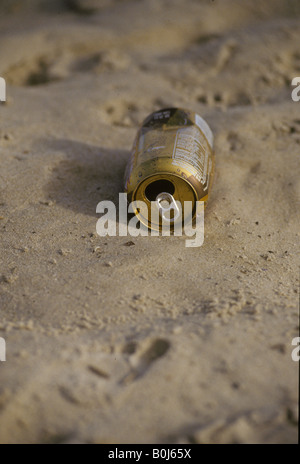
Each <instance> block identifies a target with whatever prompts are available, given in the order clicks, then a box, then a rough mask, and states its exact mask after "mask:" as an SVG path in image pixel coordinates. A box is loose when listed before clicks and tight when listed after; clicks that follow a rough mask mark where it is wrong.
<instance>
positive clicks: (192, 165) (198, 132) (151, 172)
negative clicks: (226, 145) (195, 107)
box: [125, 108, 214, 229]
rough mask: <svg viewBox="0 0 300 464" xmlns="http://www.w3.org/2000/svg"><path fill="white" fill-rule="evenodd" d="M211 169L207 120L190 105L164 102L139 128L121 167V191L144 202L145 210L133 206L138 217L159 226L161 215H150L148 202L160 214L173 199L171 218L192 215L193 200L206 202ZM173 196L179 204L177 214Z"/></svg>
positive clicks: (211, 144) (194, 207)
mask: <svg viewBox="0 0 300 464" xmlns="http://www.w3.org/2000/svg"><path fill="white" fill-rule="evenodd" d="M213 173H214V152H213V134H212V131H211V129H210V128H209V126H208V124H207V123H206V121H205V120H204V119H203V118H202V117H201V116H199V115H198V114H196V113H194V112H192V111H188V110H185V109H181V108H166V109H162V110H159V111H155V112H154V113H152V114H150V115H149V116H148V117H147V118H146V119H145V120H144V122H143V123H142V125H141V127H140V129H139V130H138V133H137V135H136V138H135V141H134V144H133V148H132V155H131V158H130V160H129V163H128V165H127V169H126V172H125V191H126V193H127V198H128V201H129V202H136V201H140V202H144V204H145V205H146V209H147V212H148V214H145V209H144V212H143V211H141V209H140V208H136V210H135V211H134V212H135V213H136V214H137V216H138V218H139V220H140V221H141V222H142V223H143V224H145V225H146V226H147V227H150V228H153V229H160V228H161V225H162V222H161V218H160V217H158V219H157V216H155V217H154V214H153V210H151V204H152V206H153V204H154V203H156V204H157V207H158V209H159V210H160V213H162V215H163V212H164V211H168V204H169V210H172V208H170V205H172V204H174V206H175V208H174V211H173V213H172V214H171V213H170V214H169V222H171V223H172V222H173V223H176V221H177V222H178V221H182V222H183V221H185V220H186V219H187V215H189V216H190V219H191V220H193V219H194V218H195V216H196V214H197V202H199V201H203V202H205V204H206V201H207V199H208V195H209V192H210V188H211V184H212V178H213ZM151 202H152V203H151ZM174 202H176V204H177V205H178V204H179V206H180V205H181V210H180V217H177V216H178V215H177V213H176V205H175V203H174ZM185 202H189V209H188V208H185ZM163 204H164V206H163ZM187 204H188V203H187ZM151 211H152V214H151Z"/></svg>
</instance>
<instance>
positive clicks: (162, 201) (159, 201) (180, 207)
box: [133, 173, 197, 229]
mask: <svg viewBox="0 0 300 464" xmlns="http://www.w3.org/2000/svg"><path fill="white" fill-rule="evenodd" d="M196 198H197V195H196V192H195V190H194V187H193V186H192V185H191V184H189V183H188V182H187V181H186V179H183V178H182V177H180V176H177V175H176V174H171V173H159V174H155V175H152V176H149V177H148V178H146V179H144V180H143V181H142V182H141V183H140V184H139V185H138V186H137V188H136V190H135V192H134V194H133V201H136V202H138V201H140V202H141V205H143V204H145V205H146V208H138V209H139V211H137V215H138V216H139V218H140V220H141V222H142V223H143V224H145V225H147V226H151V228H154V229H159V228H160V226H161V219H164V220H165V222H169V223H170V224H174V225H175V224H178V223H180V222H184V221H189V220H192V218H193V217H194V215H195V205H196ZM166 203H168V204H166ZM156 213H157V214H156ZM169 219H170V220H169Z"/></svg>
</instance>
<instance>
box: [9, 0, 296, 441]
mask: <svg viewBox="0 0 300 464" xmlns="http://www.w3.org/2000/svg"><path fill="white" fill-rule="evenodd" d="M49 3H50V2H46V1H16V0H15V1H14V0H6V1H2V2H1V5H0V9H1V13H0V56H1V60H0V76H1V77H3V78H5V80H6V83H7V101H6V103H1V104H0V157H1V171H0V182H1V183H0V231H1V242H0V261H1V268H0V337H2V338H4V339H5V341H6V362H1V363H0V376H1V378H0V442H1V443H111V444H114V443H175V444H176V443H178V444H180V443H182V444H189V443H216V444H218V443H296V442H297V436H298V428H297V427H298V424H297V421H298V370H299V363H297V362H294V361H293V360H292V357H291V353H292V349H293V347H292V339H293V338H294V337H297V336H298V333H299V316H298V300H299V295H298V289H299V267H298V264H299V194H300V181H299V151H300V102H294V101H292V99H291V92H292V86H291V81H292V79H293V77H295V76H300V52H299V26H300V5H299V2H298V1H297V0H294V1H292V0H281V1H279V0H274V1H272V2H269V1H266V0H265V1H261V2H254V1H248V0H247V1H246V0H245V1H243V2H240V1H234V0H222V1H220V0H215V1H209V0H203V1H196V0H194V1H193V0H185V1H183V0H182V1H180V0H172V1H171V0H151V1H150V0H143V1H137V0H135V1H134V0H128V1H117V0H115V1H108V0H107V1H102V2H100V1H91V0H89V1H88V2H83V1H80V0H74V1H69V2H68V1H53V2H51V6H50V5H49ZM87 5H88V8H87ZM170 106H172V107H183V108H187V109H190V110H193V111H196V112H198V113H199V114H200V115H201V116H203V117H204V118H205V119H206V120H207V122H208V123H209V125H210V126H211V128H212V130H213V133H214V136H215V156H216V174H215V179H214V185H213V188H212V191H211V196H210V199H209V202H208V206H207V208H206V211H205V239H204V244H203V246H201V247H199V248H187V247H186V246H185V240H186V237H184V236H183V237H120V236H116V237H109V236H107V237H99V236H98V235H97V233H96V223H97V219H98V218H99V215H97V214H96V206H97V204H98V203H99V202H100V201H102V200H111V201H114V202H115V203H118V195H119V193H120V192H122V191H123V176H124V171H125V166H126V162H127V161H128V159H129V156H130V151H131V147H132V143H133V140H134V137H135V134H136V132H137V129H138V126H139V124H140V123H141V122H142V120H143V119H144V118H145V117H146V116H147V115H148V114H150V113H151V112H152V111H154V110H157V109H160V108H165V107H170Z"/></svg>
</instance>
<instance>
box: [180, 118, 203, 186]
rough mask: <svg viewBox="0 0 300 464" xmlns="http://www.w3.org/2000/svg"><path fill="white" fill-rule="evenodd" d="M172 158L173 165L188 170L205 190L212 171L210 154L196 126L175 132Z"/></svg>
mask: <svg viewBox="0 0 300 464" xmlns="http://www.w3.org/2000/svg"><path fill="white" fill-rule="evenodd" d="M201 119H202V118H201ZM172 158H173V162H172V164H173V165H175V166H180V167H182V168H186V169H188V170H189V171H190V173H191V175H193V176H194V177H195V178H196V179H197V180H198V182H200V183H201V184H202V186H203V190H207V188H208V184H209V176H210V173H211V169H212V160H211V152H210V147H209V144H208V141H207V140H206V139H205V137H203V135H202V133H201V132H200V131H199V129H198V128H197V127H196V126H190V127H183V128H182V129H178V130H177V133H176V138H175V143H174V150H173V156H172Z"/></svg>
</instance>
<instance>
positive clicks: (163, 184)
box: [145, 179, 175, 201]
mask: <svg viewBox="0 0 300 464" xmlns="http://www.w3.org/2000/svg"><path fill="white" fill-rule="evenodd" d="M162 192H166V193H169V194H170V195H173V194H174V192H175V187H174V185H173V183H172V182H170V181H169V180H167V179H159V180H155V181H154V182H151V184H148V185H147V187H146V188H145V195H146V197H147V199H148V200H149V201H155V200H156V198H157V195H159V194H160V193H162Z"/></svg>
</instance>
